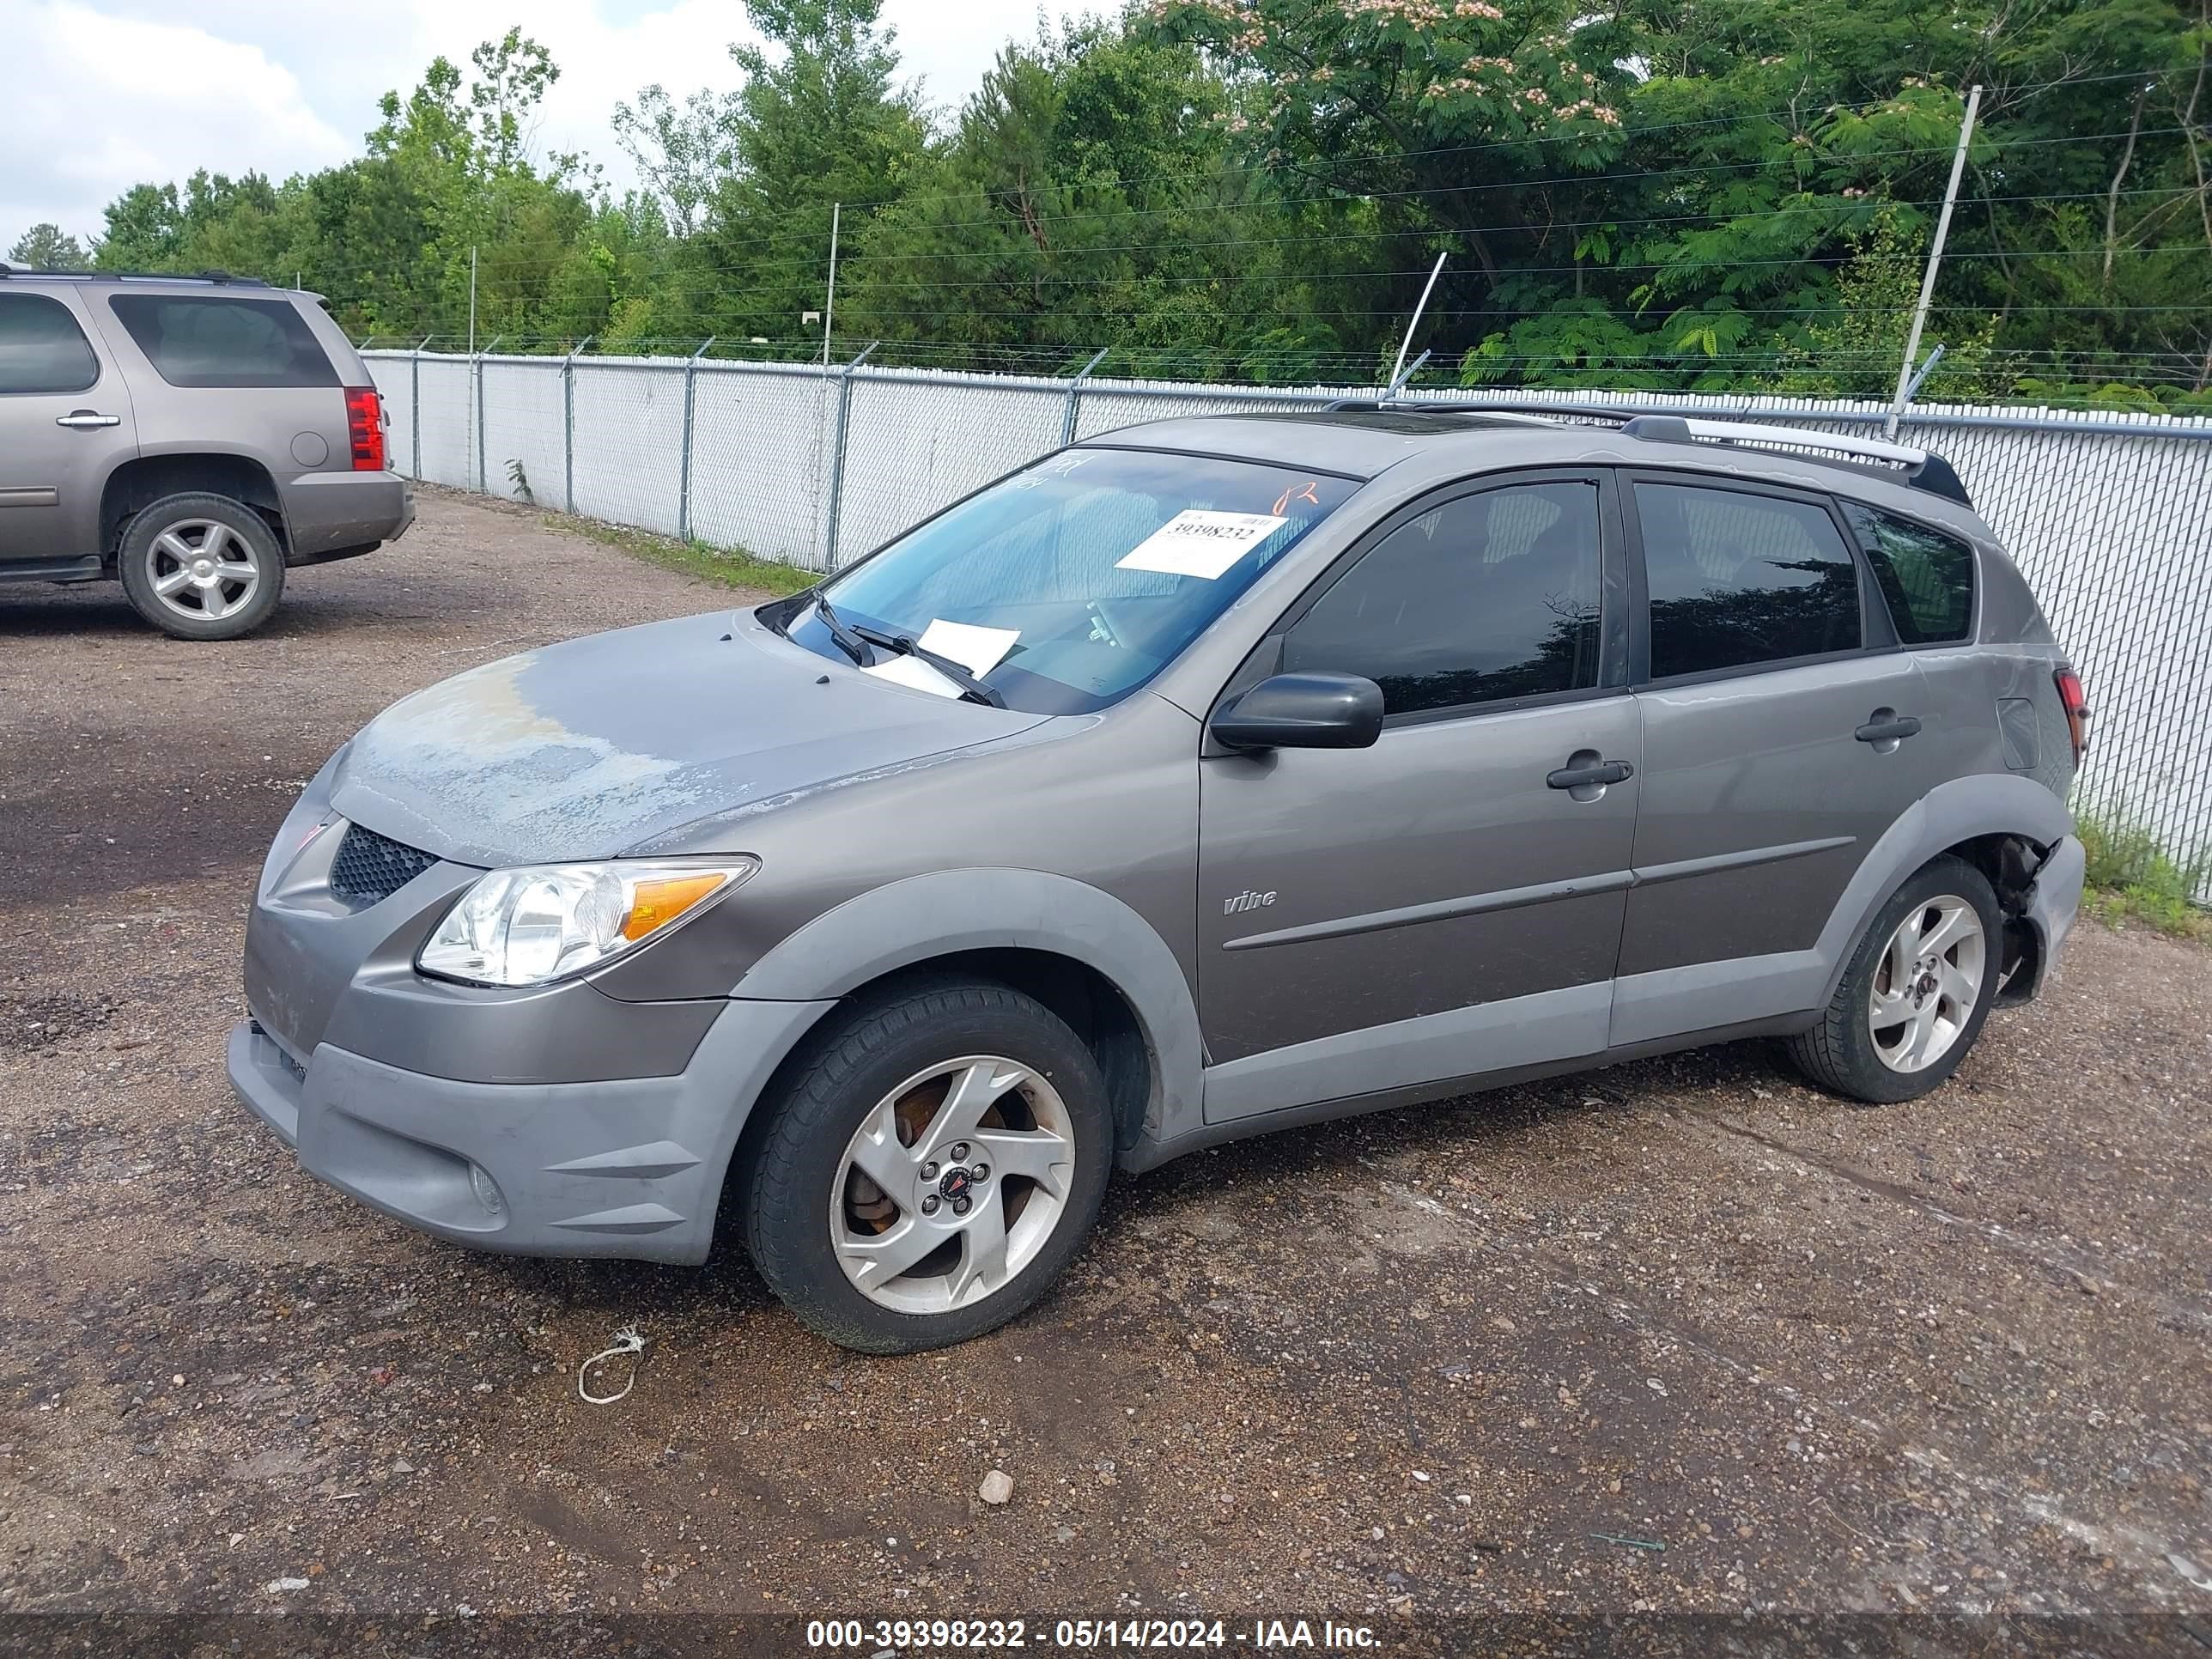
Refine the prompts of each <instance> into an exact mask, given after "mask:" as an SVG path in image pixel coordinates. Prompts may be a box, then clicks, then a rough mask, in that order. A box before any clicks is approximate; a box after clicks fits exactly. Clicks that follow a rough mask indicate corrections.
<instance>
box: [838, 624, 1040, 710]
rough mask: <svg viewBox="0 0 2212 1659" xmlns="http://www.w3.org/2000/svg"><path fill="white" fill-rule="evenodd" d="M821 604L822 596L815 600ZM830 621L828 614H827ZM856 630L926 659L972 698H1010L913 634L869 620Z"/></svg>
mask: <svg viewBox="0 0 2212 1659" xmlns="http://www.w3.org/2000/svg"><path fill="white" fill-rule="evenodd" d="M815 603H816V604H817V605H819V604H821V601H820V600H819V599H817V600H816V601H815ZM823 620H824V621H825V622H826V621H827V620H828V618H827V617H824V618H823ZM853 631H854V633H855V634H857V635H860V637H861V638H862V639H864V640H866V641H867V642H868V643H869V644H870V645H880V646H881V647H884V650H886V651H896V652H897V653H899V654H900V655H901V656H902V657H912V658H914V659H915V660H917V661H919V662H926V663H927V664H928V665H930V666H931V667H932V668H934V669H935V670H936V671H938V672H939V673H940V674H942V675H944V676H945V678H946V679H948V680H951V682H952V683H953V684H955V685H957V686H958V687H959V688H960V695H961V696H963V697H965V698H967V699H969V701H970V702H985V703H988V704H990V706H991V707H992V708H1005V707H1006V699H1005V698H1004V697H1002V696H1000V695H999V694H998V693H997V692H996V691H995V690H992V688H991V687H989V686H987V685H986V684H983V682H982V681H981V680H979V679H977V678H975V676H974V675H973V674H971V673H969V671H968V670H967V667H966V665H963V664H961V663H957V662H955V661H953V660H952V659H951V658H950V657H948V656H946V655H945V654H944V653H942V652H938V651H932V650H931V649H930V648H929V647H927V646H926V645H924V644H923V643H922V642H921V641H920V640H918V639H916V638H915V636H914V635H911V634H894V633H892V632H890V630H889V629H881V628H871V627H869V626H868V624H867V623H854V625H853Z"/></svg>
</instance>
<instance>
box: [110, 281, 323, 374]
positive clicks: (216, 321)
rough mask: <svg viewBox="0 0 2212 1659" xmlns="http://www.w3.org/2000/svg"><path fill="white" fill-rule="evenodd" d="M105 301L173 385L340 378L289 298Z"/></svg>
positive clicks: (185, 297) (135, 296)
mask: <svg viewBox="0 0 2212 1659" xmlns="http://www.w3.org/2000/svg"><path fill="white" fill-rule="evenodd" d="M107 304H108V307H109V308H110V309H111V310H112V311H113V312H114V313H115V315H116V318H117V319H118V321H120V322H121V323H122V325H123V326H124V327H125V328H126V329H128V330H129V331H131V338H132V339H133V340H136V341H137V343H138V349H139V350H141V351H143V352H144V353H145V354H146V357H147V361H149V362H151V363H152V364H153V365H154V367H155V370H156V371H158V372H159V373H160V374H161V378H162V379H163V380H167V382H168V383H169V384H170V385H171V386H192V387H208V386H336V385H337V384H338V377H337V370H335V369H333V368H331V360H330V358H329V357H328V356H325V354H324V351H323V349H322V347H321V346H320V345H319V344H318V343H316V340H315V336H314V333H313V331H312V330H311V329H309V328H308V326H307V319H305V318H303V317H301V315H300V313H298V312H297V311H295V310H294V309H293V308H292V302H291V301H289V300H240V299H234V298H232V297H230V296H229V295H223V296H222V297H219V298H218V297H216V296H213V295H210V296H208V297H205V298H203V297H201V296H199V295H182V294H118V295H112V296H110V298H109V300H108V301H107Z"/></svg>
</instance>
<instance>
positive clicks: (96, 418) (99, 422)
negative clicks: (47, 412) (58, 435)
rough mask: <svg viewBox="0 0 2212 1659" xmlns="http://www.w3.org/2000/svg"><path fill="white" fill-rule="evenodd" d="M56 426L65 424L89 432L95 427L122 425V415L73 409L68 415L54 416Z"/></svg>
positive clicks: (72, 428)
mask: <svg viewBox="0 0 2212 1659" xmlns="http://www.w3.org/2000/svg"><path fill="white" fill-rule="evenodd" d="M54 424H55V425H56V426H65V427H68V428H70V429H71V430H72V431H76V432H89V431H91V430H93V428H95V427H102V426H121V425H122V424H123V417H122V416H120V415H102V414H101V413H100V411H99V410H92V409H72V410H70V412H69V413H68V414H66V415H57V416H54Z"/></svg>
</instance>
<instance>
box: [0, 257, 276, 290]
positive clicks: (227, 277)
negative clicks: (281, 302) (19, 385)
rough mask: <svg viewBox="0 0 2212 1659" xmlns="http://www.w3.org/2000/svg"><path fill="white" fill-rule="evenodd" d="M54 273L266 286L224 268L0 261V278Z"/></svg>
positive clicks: (90, 279)
mask: <svg viewBox="0 0 2212 1659" xmlns="http://www.w3.org/2000/svg"><path fill="white" fill-rule="evenodd" d="M9 276H38V277H45V278H56V277H58V278H60V279H61V280H62V281H64V282H70V283H212V284H214V285H215V286H216V287H217V288H267V287H268V286H269V284H268V283H267V282H266V281H265V280H264V279H263V278H261V277H259V276H232V275H231V274H230V272H228V271H227V270H38V269H36V268H34V267H33V266H30V265H26V264H15V263H14V262H12V261H0V278H3V277H9Z"/></svg>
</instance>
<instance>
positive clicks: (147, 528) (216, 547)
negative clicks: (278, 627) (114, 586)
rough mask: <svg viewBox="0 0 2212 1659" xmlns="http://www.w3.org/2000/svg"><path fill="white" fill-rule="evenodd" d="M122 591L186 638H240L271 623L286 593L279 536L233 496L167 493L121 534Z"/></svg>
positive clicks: (166, 629)
mask: <svg viewBox="0 0 2212 1659" xmlns="http://www.w3.org/2000/svg"><path fill="white" fill-rule="evenodd" d="M120 560H121V565H122V576H123V591H124V592H125V593H126V594H128V595H129V596H130V599H131V605H132V607H133V608H134V609H135V610H136V611H137V612H138V614H139V615H140V616H142V617H144V618H145V619H146V620H147V621H148V622H149V623H153V624H154V626H155V627H156V628H158V629H161V631H162V632H163V633H165V634H170V635H174V636H175V637H177V638H178V639H180V640H234V639H236V638H238V636H239V635H241V634H248V633H251V632H252V630H253V629H257V628H258V627H260V626H261V624H262V623H264V622H266V621H268V620H269V617H270V613H271V612H272V611H275V610H276V602H277V601H278V600H279V599H282V598H283V594H284V553H283V549H282V548H281V547H279V546H278V545H277V543H276V532H273V531H272V530H270V528H269V526H268V523H267V521H266V520H264V519H263V518H262V516H261V515H260V514H259V513H256V512H255V511H254V510H253V509H252V507H248V506H246V503H245V502H243V501H234V500H233V499H232V498H231V497H230V496H228V495H201V494H197V493H194V494H187V495H165V496H163V497H162V498H161V500H160V501H155V503H154V504H153V505H152V506H150V507H146V508H145V509H144V510H143V511H142V512H140V513H138V514H137V517H135V518H133V519H132V520H131V523H130V525H129V526H128V527H126V528H125V531H124V532H123V547H122V551H121V555H120Z"/></svg>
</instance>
